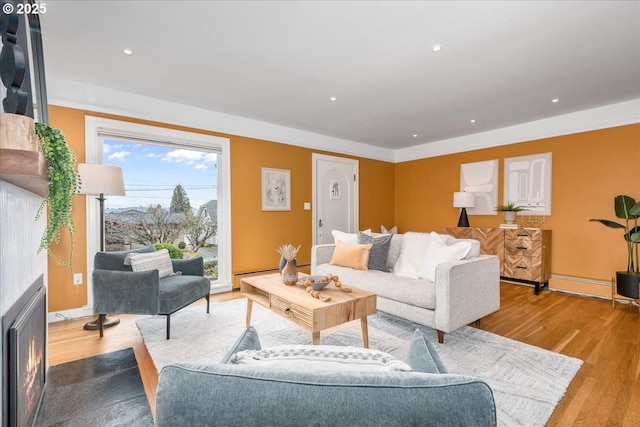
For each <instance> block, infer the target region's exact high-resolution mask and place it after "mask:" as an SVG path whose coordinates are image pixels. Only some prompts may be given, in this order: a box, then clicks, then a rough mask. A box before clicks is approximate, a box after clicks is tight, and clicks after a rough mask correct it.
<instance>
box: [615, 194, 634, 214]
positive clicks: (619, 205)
mask: <svg viewBox="0 0 640 427" xmlns="http://www.w3.org/2000/svg"><path fill="white" fill-rule="evenodd" d="M613 203H614V209H615V211H616V216H617V217H618V218H622V219H630V218H633V217H634V216H633V214H631V213H630V211H631V209H633V208H634V205H635V204H636V201H635V200H634V199H633V197H629V196H625V195H620V196H616V198H615V199H614V202H613Z"/></svg>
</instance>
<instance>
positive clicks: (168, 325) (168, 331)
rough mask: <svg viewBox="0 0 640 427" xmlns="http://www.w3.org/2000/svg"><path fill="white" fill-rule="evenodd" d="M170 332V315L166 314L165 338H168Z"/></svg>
mask: <svg viewBox="0 0 640 427" xmlns="http://www.w3.org/2000/svg"><path fill="white" fill-rule="evenodd" d="M170 334H171V315H170V314H167V339H169V335H170Z"/></svg>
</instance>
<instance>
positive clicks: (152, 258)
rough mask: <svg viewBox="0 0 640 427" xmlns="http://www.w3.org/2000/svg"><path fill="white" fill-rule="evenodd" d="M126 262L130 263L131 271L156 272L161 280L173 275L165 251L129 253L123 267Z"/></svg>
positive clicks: (171, 265) (167, 254) (169, 259)
mask: <svg viewBox="0 0 640 427" xmlns="http://www.w3.org/2000/svg"><path fill="white" fill-rule="evenodd" d="M127 260H129V262H130V263H131V269H132V270H133V271H149V270H158V272H159V274H160V278H161V279H162V278H163V277H167V276H171V275H172V274H173V264H171V258H170V257H169V251H168V250H167V249H161V250H159V251H155V252H144V253H130V254H128V255H127V257H126V258H125V260H124V263H125V265H126V264H127Z"/></svg>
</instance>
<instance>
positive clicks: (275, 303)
mask: <svg viewBox="0 0 640 427" xmlns="http://www.w3.org/2000/svg"><path fill="white" fill-rule="evenodd" d="M269 306H270V307H271V310H272V311H273V312H275V313H278V314H279V315H281V316H282V317H286V318H288V319H289V320H291V321H292V322H293V323H296V324H298V325H300V326H302V327H303V328H305V329H306V330H309V331H311V330H312V328H313V313H312V312H311V311H310V310H307V309H305V308H304V307H300V306H299V305H296V304H292V303H291V302H289V301H286V300H283V299H282V298H278V297H277V296H275V295H273V294H271V295H269Z"/></svg>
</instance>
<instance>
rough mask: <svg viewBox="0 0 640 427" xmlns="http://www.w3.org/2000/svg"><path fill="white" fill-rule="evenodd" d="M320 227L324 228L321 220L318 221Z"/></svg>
mask: <svg viewBox="0 0 640 427" xmlns="http://www.w3.org/2000/svg"><path fill="white" fill-rule="evenodd" d="M318 227H322V220H321V219H319V220H318Z"/></svg>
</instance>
